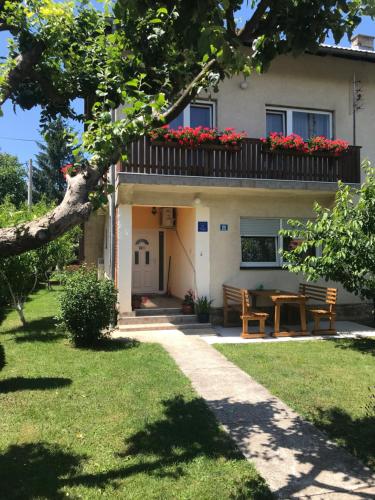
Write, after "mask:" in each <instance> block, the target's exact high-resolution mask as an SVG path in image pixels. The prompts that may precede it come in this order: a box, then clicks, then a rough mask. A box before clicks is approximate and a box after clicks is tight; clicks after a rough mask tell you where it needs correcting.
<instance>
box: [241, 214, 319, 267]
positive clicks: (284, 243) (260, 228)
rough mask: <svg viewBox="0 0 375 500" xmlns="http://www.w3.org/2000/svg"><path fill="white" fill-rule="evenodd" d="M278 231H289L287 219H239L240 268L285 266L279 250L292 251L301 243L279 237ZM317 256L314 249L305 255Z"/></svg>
mask: <svg viewBox="0 0 375 500" xmlns="http://www.w3.org/2000/svg"><path fill="white" fill-rule="evenodd" d="M300 220H301V219H300ZM305 220H306V219H305ZM302 221H304V219H302ZM280 229H291V226H289V225H288V219H254V218H251V217H241V219H240V233H241V267H281V266H282V265H283V264H286V262H285V261H283V258H282V255H280V250H281V249H282V250H284V251H285V250H292V249H293V248H295V247H296V246H298V245H300V244H301V243H302V242H301V240H297V239H293V238H290V237H289V236H281V235H280V234H279V231H280ZM317 254H319V251H318V252H317V251H316V249H309V251H308V253H307V254H306V255H313V256H315V255H317Z"/></svg>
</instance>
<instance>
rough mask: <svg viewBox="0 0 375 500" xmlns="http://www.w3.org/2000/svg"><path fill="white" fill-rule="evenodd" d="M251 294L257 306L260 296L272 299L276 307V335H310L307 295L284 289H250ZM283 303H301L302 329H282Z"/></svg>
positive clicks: (274, 333)
mask: <svg viewBox="0 0 375 500" xmlns="http://www.w3.org/2000/svg"><path fill="white" fill-rule="evenodd" d="M249 293H250V295H251V296H252V297H253V298H254V302H253V305H254V307H255V306H256V299H257V298H258V297H266V298H268V299H270V300H271V301H272V302H273V304H274V307H275V320H274V331H273V333H272V335H273V336H274V337H290V336H296V335H308V333H309V332H308V331H307V325H306V301H307V300H308V298H307V297H306V295H302V294H300V293H296V292H286V291H284V290H249ZM282 304H299V313H300V321H301V330H300V331H293V330H292V331H287V330H285V331H280V311H281V305H282Z"/></svg>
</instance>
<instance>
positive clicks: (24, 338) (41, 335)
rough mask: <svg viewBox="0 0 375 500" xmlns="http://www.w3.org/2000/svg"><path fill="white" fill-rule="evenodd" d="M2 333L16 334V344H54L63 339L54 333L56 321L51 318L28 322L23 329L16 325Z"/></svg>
mask: <svg viewBox="0 0 375 500" xmlns="http://www.w3.org/2000/svg"><path fill="white" fill-rule="evenodd" d="M2 333H3V334H16V336H15V341H16V342H54V341H56V340H59V339H60V338H63V337H65V335H64V334H63V333H62V332H58V331H56V320H55V319H54V318H53V317H51V316H46V317H44V318H39V319H35V320H32V321H29V322H28V323H27V324H26V326H24V327H22V326H21V325H18V326H16V327H13V328H9V329H7V330H4V331H3V332H2Z"/></svg>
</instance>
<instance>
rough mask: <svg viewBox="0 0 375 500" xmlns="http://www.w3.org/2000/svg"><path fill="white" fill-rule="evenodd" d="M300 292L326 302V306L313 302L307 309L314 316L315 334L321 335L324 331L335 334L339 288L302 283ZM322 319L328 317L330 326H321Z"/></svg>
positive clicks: (310, 297)
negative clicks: (319, 305)
mask: <svg viewBox="0 0 375 500" xmlns="http://www.w3.org/2000/svg"><path fill="white" fill-rule="evenodd" d="M299 293H301V294H302V295H305V296H306V297H307V298H308V299H313V300H316V301H318V302H324V304H325V307H321V308H319V307H318V306H317V305H315V304H313V305H312V306H311V307H309V308H308V309H307V311H308V312H309V313H310V314H311V315H312V316H313V318H314V329H313V331H312V333H313V335H321V334H323V333H328V334H335V333H336V302H337V289H336V288H327V287H324V286H317V285H310V284H307V283H301V284H300V285H299ZM321 319H328V321H329V328H320V320H321Z"/></svg>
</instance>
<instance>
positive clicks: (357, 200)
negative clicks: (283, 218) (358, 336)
mask: <svg viewBox="0 0 375 500" xmlns="http://www.w3.org/2000/svg"><path fill="white" fill-rule="evenodd" d="M364 168H365V171H366V174H367V177H366V180H365V182H364V183H363V185H362V186H361V187H360V188H359V189H354V188H352V187H350V186H348V185H344V184H342V183H340V184H339V189H338V191H337V193H336V197H335V202H334V205H333V207H332V208H323V207H322V206H320V205H319V204H316V205H315V206H314V211H315V213H316V219H314V220H309V221H307V222H299V221H289V222H290V223H291V224H292V225H293V226H294V227H293V229H290V230H285V231H283V234H284V235H286V236H289V237H291V238H293V239H295V240H297V241H298V242H300V244H299V245H297V246H296V248H295V249H294V250H292V251H290V252H284V259H285V261H287V262H289V265H288V266H287V267H288V269H289V270H290V271H292V272H295V273H299V272H302V273H303V274H304V275H305V276H306V278H307V279H308V280H312V281H316V280H317V279H318V278H322V277H323V278H325V279H326V280H334V281H338V282H339V283H341V284H342V285H343V287H344V288H345V289H346V290H348V291H349V292H352V293H355V294H356V295H359V296H361V297H362V298H366V299H370V300H372V301H373V303H374V305H375V169H374V168H373V167H371V166H370V164H369V163H368V162H365V164H364ZM315 248H320V249H321V255H315V252H314V251H311V250H314V249H315Z"/></svg>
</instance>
